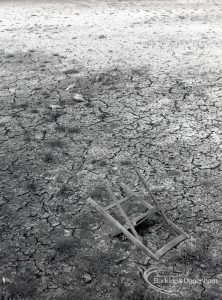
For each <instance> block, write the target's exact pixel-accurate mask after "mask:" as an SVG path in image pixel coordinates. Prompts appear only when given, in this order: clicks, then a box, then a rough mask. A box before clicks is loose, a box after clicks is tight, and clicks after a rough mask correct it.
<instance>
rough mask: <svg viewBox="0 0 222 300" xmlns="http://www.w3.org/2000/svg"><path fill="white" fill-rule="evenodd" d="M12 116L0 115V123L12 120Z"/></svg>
mask: <svg viewBox="0 0 222 300" xmlns="http://www.w3.org/2000/svg"><path fill="white" fill-rule="evenodd" d="M10 120H11V118H10V117H0V125H4V124H5V123H8V122H10Z"/></svg>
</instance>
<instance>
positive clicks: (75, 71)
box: [63, 68, 79, 75]
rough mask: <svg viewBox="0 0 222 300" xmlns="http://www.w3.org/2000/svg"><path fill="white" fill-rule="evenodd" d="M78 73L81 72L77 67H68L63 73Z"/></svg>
mask: <svg viewBox="0 0 222 300" xmlns="http://www.w3.org/2000/svg"><path fill="white" fill-rule="evenodd" d="M78 73H79V69H77V68H72V69H66V70H64V71H63V74H65V75H69V74H78Z"/></svg>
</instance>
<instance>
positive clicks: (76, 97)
mask: <svg viewBox="0 0 222 300" xmlns="http://www.w3.org/2000/svg"><path fill="white" fill-rule="evenodd" d="M73 100H75V101H77V102H84V101H85V99H84V97H83V95H81V94H78V93H74V94H73Z"/></svg>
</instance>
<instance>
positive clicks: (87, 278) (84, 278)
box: [82, 273, 92, 284]
mask: <svg viewBox="0 0 222 300" xmlns="http://www.w3.org/2000/svg"><path fill="white" fill-rule="evenodd" d="M82 279H83V281H84V282H85V283H86V284H87V283H90V282H91V281H92V277H91V275H90V274H88V273H86V274H84V275H83V277H82Z"/></svg>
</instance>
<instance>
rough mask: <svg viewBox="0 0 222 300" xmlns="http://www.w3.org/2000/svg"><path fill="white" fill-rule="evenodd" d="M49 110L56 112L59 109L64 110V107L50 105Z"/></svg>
mask: <svg viewBox="0 0 222 300" xmlns="http://www.w3.org/2000/svg"><path fill="white" fill-rule="evenodd" d="M49 108H51V110H53V111H56V110H57V109H62V106H60V105H55V104H50V105H49Z"/></svg>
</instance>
